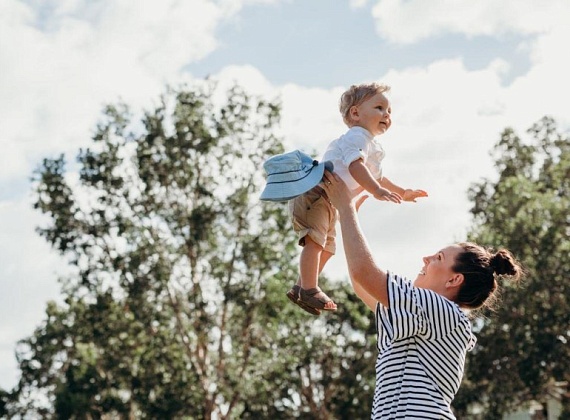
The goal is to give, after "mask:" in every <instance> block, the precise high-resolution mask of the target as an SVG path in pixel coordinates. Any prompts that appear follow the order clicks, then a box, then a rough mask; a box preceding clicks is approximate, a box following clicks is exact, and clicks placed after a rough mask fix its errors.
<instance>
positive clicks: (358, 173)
mask: <svg viewBox="0 0 570 420" xmlns="http://www.w3.org/2000/svg"><path fill="white" fill-rule="evenodd" d="M348 171H349V172H350V175H352V177H353V178H354V179H355V180H356V182H358V183H359V184H360V186H361V187H362V188H364V189H365V190H366V191H368V192H369V193H370V194H372V196H373V197H374V198H376V199H377V200H383V201H392V202H394V203H400V202H401V201H402V197H401V196H400V195H398V194H397V193H395V192H392V191H390V190H388V189H387V188H384V187H383V186H381V185H380V183H379V182H378V181H376V180H375V179H374V177H373V176H372V174H371V173H370V170H369V169H368V168H367V167H366V165H364V161H363V160H362V159H358V160H355V161H354V162H352V163H351V164H350V165H349V166H348Z"/></svg>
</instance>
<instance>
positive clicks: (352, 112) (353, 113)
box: [348, 105, 360, 121]
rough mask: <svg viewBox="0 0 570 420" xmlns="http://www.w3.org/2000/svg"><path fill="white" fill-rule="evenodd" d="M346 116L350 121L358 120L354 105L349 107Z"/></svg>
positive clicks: (356, 109)
mask: <svg viewBox="0 0 570 420" xmlns="http://www.w3.org/2000/svg"><path fill="white" fill-rule="evenodd" d="M348 115H349V116H350V119H351V120H352V121H358V118H359V117H360V115H359V113H358V107H357V106H356V105H353V106H351V107H350V110H349V111H348Z"/></svg>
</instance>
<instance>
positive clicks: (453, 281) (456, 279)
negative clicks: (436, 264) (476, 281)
mask: <svg viewBox="0 0 570 420" xmlns="http://www.w3.org/2000/svg"><path fill="white" fill-rule="evenodd" d="M464 280H465V277H464V276H463V274H461V273H456V274H454V275H453V277H452V278H450V279H449V280H448V281H447V282H446V283H445V285H446V286H447V287H459V286H461V285H462V284H463V281H464Z"/></svg>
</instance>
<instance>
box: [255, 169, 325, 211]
mask: <svg viewBox="0 0 570 420" xmlns="http://www.w3.org/2000/svg"><path fill="white" fill-rule="evenodd" d="M325 169H326V170H328V171H330V172H332V171H333V163H332V162H330V161H326V162H321V163H319V164H318V165H317V166H315V167H314V168H313V169H312V171H311V173H310V174H309V175H308V176H306V177H305V178H303V179H301V180H299V181H294V182H283V183H275V184H267V185H266V186H265V189H264V190H263V192H262V193H261V196H260V197H259V198H260V200H263V201H289V200H292V199H293V198H295V197H297V196H299V195H301V194H304V193H306V192H307V191H309V190H311V189H312V188H314V187H315V186H317V185H318V184H319V183H320V182H321V180H322V179H323V174H324V172H325Z"/></svg>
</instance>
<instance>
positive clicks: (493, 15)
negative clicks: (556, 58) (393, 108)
mask: <svg viewBox="0 0 570 420" xmlns="http://www.w3.org/2000/svg"><path fill="white" fill-rule="evenodd" d="M372 13H373V16H374V18H375V19H376V27H377V31H378V33H379V34H380V35H381V36H383V37H384V38H386V39H387V40H389V41H391V42H394V43H402V44H409V43H413V42H417V41H420V40H422V39H426V38H428V37H434V36H438V35H442V34H446V33H456V34H465V35H467V36H476V35H489V36H494V35H501V34H505V33H509V32H510V33H516V34H521V35H531V34H538V33H543V32H547V31H549V30H550V28H552V27H553V26H562V25H566V24H567V21H568V16H569V15H570V4H569V3H568V2H567V1H565V0H548V1H544V2H541V3H540V4H537V3H536V2H535V1H532V0H505V1H499V2H497V1H493V0H481V1H469V0H459V1H458V0H434V1H429V2H426V1H422V0H378V2H377V3H376V5H375V6H374V8H373V12H372Z"/></svg>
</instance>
